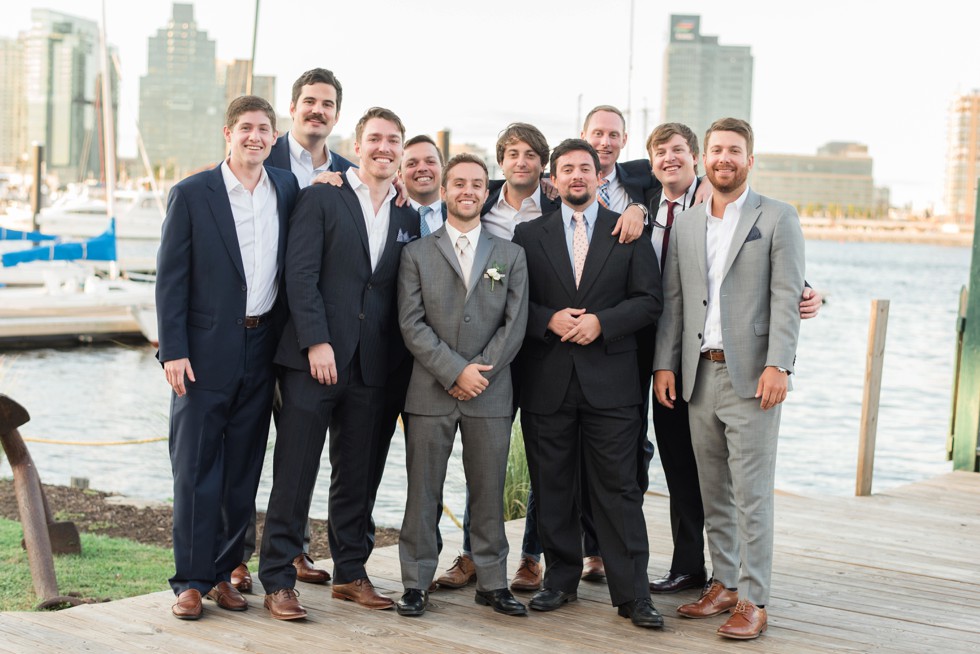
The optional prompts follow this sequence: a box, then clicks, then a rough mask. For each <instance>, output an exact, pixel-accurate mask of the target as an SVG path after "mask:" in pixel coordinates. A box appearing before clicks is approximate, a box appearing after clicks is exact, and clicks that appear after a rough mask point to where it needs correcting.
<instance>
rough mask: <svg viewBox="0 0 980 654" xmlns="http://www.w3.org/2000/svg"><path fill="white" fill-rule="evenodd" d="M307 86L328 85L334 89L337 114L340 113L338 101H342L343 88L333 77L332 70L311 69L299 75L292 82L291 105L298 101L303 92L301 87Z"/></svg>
mask: <svg viewBox="0 0 980 654" xmlns="http://www.w3.org/2000/svg"><path fill="white" fill-rule="evenodd" d="M307 84H329V85H330V86H332V87H334V89H336V91H337V112H338V113H339V112H340V101H341V100H343V99H344V88H343V87H342V86H341V85H340V82H338V81H337V78H336V77H334V74H333V71H332V70H327V69H326V68H311V69H310V70H308V71H306V72H305V73H303V74H302V75H300V76H299V77H298V78H297V79H296V81H295V82H293V100H292V103H293V105H295V104H296V101H297V100H299V94H300V93H302V92H303V87H304V86H306V85H307Z"/></svg>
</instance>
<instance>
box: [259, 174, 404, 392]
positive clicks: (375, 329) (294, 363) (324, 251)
mask: <svg viewBox="0 0 980 654" xmlns="http://www.w3.org/2000/svg"><path fill="white" fill-rule="evenodd" d="M418 237H419V219H418V213H416V212H415V210H414V209H412V208H410V207H408V206H405V207H398V206H395V203H394V199H393V200H392V201H391V214H390V221H389V224H388V233H387V241H386V242H385V247H384V250H383V251H382V253H381V258H380V259H379V260H378V265H377V268H375V269H374V270H373V271H372V270H371V256H370V251H369V249H368V247H369V246H368V234H367V227H366V226H365V223H364V213H363V212H362V211H361V205H360V203H359V202H358V200H357V195H356V194H355V192H354V189H353V188H351V186H350V183H349V182H348V181H347V178H346V175H345V176H344V179H343V185H342V186H339V187H338V186H332V185H330V184H315V185H313V186H310V187H307V188H305V189H303V190H302V191H301V192H300V194H299V199H298V201H297V203H296V209H295V210H294V211H293V214H292V216H291V217H290V219H289V241H288V243H289V245H288V251H289V257H288V258H287V261H286V273H285V281H286V295H287V297H288V299H289V320H288V322H287V323H286V327H285V330H284V332H283V337H282V340H281V341H280V342H279V349H278V351H277V352H276V359H275V360H276V363H278V364H281V365H284V366H287V367H289V368H293V369H295V370H307V369H308V368H309V359H308V357H307V350H308V349H309V347H310V346H311V345H316V344H318V343H330V344H331V345H332V346H333V350H334V357H335V360H336V364H337V370H343V369H345V368H347V366H348V365H350V363H351V360H352V359H353V357H354V352H355V351H357V352H358V353H359V357H360V359H359V361H360V364H361V373H362V375H363V378H364V382H365V383H366V384H367V385H368V386H382V385H384V383H385V380H386V378H387V375H388V373H389V372H390V371H391V370H394V369H395V368H396V367H397V366H398V364H399V363H401V361H402V359H403V358H404V356H406V353H405V351H404V344H402V340H401V334H400V332H399V331H398V322H397V315H396V314H397V309H396V306H395V281H396V278H397V274H398V262H399V258H400V256H401V250H402V247H403V246H404V245H405V243H407V242H408V241H410V240H412V239H416V238H418Z"/></svg>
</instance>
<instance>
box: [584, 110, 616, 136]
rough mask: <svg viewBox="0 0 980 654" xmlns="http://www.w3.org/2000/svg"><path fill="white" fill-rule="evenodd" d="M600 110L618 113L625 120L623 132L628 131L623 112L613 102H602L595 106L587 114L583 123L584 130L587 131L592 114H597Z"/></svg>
mask: <svg viewBox="0 0 980 654" xmlns="http://www.w3.org/2000/svg"><path fill="white" fill-rule="evenodd" d="M600 111H608V112H609V113H612V114H616V115H617V116H619V119H620V120H621V121H623V133H624V134H625V133H626V118H624V117H623V112H622V111H620V110H619V109H617V108H616V107H614V106H612V105H611V104H600V105H599V106H597V107H593V108H592V111H590V112H589V113H587V114H586V115H585V122H584V123H582V131H583V132H585V131H586V130H587V129H589V121H590V120H592V116H594V115H596V114H597V113H599V112H600Z"/></svg>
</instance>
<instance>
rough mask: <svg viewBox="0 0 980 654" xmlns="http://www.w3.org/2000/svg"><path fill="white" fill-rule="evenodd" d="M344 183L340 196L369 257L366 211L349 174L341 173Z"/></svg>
mask: <svg viewBox="0 0 980 654" xmlns="http://www.w3.org/2000/svg"><path fill="white" fill-rule="evenodd" d="M341 178H342V181H343V185H342V186H341V187H340V197H342V198H343V199H344V204H346V205H347V209H348V210H349V211H350V217H351V220H353V221H354V227H355V228H356V229H357V233H358V234H360V236H361V244H362V245H363V246H364V253H365V254H367V256H368V259H369V260H370V258H371V245H370V243H369V242H368V233H367V224H366V223H365V222H364V220H365V217H364V211H363V210H362V209H361V203H360V201H359V200H358V199H357V192H356V191H355V190H354V188H353V187H352V186H351V185H350V182H349V181H348V180H347V174H346V173H344V174H342V175H341Z"/></svg>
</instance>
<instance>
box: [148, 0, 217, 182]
mask: <svg viewBox="0 0 980 654" xmlns="http://www.w3.org/2000/svg"><path fill="white" fill-rule="evenodd" d="M223 101H224V88H223V87H219V85H218V83H217V79H216V75H215V58H214V41H213V40H211V39H209V38H208V34H207V32H206V31H205V30H202V29H199V28H198V26H197V23H195V22H194V7H193V5H190V4H180V3H174V5H173V17H172V18H171V19H170V21H169V22H168V23H167V25H166V26H164V27H161V28H160V29H158V30H157V34H156V36H151V37H150V38H149V47H148V49H147V71H146V75H144V76H143V77H142V78H141V79H140V110H139V111H140V119H139V122H140V131H141V133H142V134H143V142H144V144H145V145H146V151H147V154H148V155H149V158H150V163H151V165H153V166H154V167H155V168H160V169H162V170H161V172H162V173H163V174H164V175H166V176H168V177H175V178H178V179H179V178H181V177H185V176H186V175H187V174H189V173H191V172H193V171H195V170H197V169H199V168H203V167H206V166H210V165H213V164H214V163H215V162H218V161H220V160H221V159H222V157H224V152H225V145H224V138H223V137H222V134H221V126H222V123H223V120H224V111H225V105H224V104H223Z"/></svg>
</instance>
